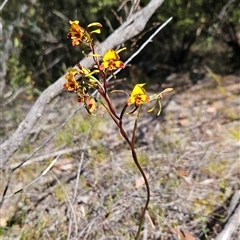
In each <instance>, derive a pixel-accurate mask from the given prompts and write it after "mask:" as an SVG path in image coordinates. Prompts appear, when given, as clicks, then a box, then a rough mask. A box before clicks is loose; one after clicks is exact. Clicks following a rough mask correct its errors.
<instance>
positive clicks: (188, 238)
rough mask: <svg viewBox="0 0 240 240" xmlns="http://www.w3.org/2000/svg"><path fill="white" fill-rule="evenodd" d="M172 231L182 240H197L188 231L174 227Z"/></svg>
mask: <svg viewBox="0 0 240 240" xmlns="http://www.w3.org/2000/svg"><path fill="white" fill-rule="evenodd" d="M173 233H175V234H176V235H177V236H178V237H180V238H181V239H182V240H197V239H196V238H195V237H194V236H193V235H192V234H190V233H189V232H186V231H183V230H181V229H177V228H175V229H174V230H173Z"/></svg>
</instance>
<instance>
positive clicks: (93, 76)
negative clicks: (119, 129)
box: [63, 20, 172, 118]
mask: <svg viewBox="0 0 240 240" xmlns="http://www.w3.org/2000/svg"><path fill="white" fill-rule="evenodd" d="M92 27H95V28H96V29H95V30H92V31H89V28H92ZM100 27H102V25H101V24H100V23H98V22H94V23H91V24H89V25H88V26H87V28H86V29H85V28H83V27H81V26H80V25H79V21H77V20H75V21H70V31H69V33H68V34H67V37H68V38H70V39H71V41H72V46H77V45H80V46H84V47H88V48H89V50H91V51H92V53H91V54H89V55H88V56H92V57H93V60H94V61H95V65H94V67H93V70H91V69H88V68H85V67H83V66H81V65H80V64H77V66H76V67H75V68H70V69H69V70H68V73H67V75H66V76H65V78H66V80H67V83H65V84H64V86H63V88H65V89H66V90H68V91H69V92H75V93H76V94H77V97H78V101H79V102H81V103H84V104H85V107H86V109H87V111H88V112H89V113H90V114H93V113H94V111H95V110H96V102H100V103H102V104H103V105H104V103H103V102H101V101H100V100H99V99H96V98H94V97H93V96H92V93H93V91H95V90H97V91H98V92H99V93H100V95H101V96H102V97H103V98H104V100H105V101H106V102H107V105H108V106H107V105H104V107H105V108H106V109H107V111H108V112H109V113H110V114H111V116H113V115H114V114H115V111H114V108H113V106H112V103H111V101H110V98H109V96H108V94H107V80H106V78H107V75H108V74H113V72H114V71H115V70H117V69H123V68H124V67H125V65H124V63H123V62H122V61H121V59H120V56H119V53H120V52H122V51H123V50H125V49H126V48H125V47H124V48H121V49H119V50H114V49H108V50H107V51H106V52H105V54H104V55H103V56H101V55H100V54H98V53H95V46H94V43H93V39H92V34H93V33H98V34H99V33H100V32H101V30H100ZM97 75H98V76H97ZM144 85H145V83H142V84H136V85H135V86H134V88H133V90H132V92H131V93H130V94H128V96H129V97H128V100H127V102H126V107H128V106H130V105H133V104H134V106H135V107H134V109H133V110H132V111H130V112H129V113H133V112H135V111H136V110H137V109H138V108H139V106H140V105H143V104H145V103H149V102H151V101H153V100H156V104H155V105H154V107H153V108H152V109H150V110H149V112H151V111H153V109H154V108H155V107H156V106H157V105H159V107H160V109H161V106H160V99H161V97H162V94H163V93H164V92H167V91H171V90H172V89H167V90H164V91H163V92H161V93H159V94H153V95H151V96H149V95H147V93H146V90H145V88H144ZM122 92H123V91H122ZM159 113H160V110H159V112H158V114H159ZM112 114H113V115H112ZM114 117H115V118H118V116H114Z"/></svg>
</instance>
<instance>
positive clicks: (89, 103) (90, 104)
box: [85, 97, 96, 115]
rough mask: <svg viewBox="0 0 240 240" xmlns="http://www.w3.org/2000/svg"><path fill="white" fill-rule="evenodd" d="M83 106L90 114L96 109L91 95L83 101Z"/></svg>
mask: <svg viewBox="0 0 240 240" xmlns="http://www.w3.org/2000/svg"><path fill="white" fill-rule="evenodd" d="M85 108H86V110H87V111H88V113H90V114H91V115H94V114H93V112H94V111H95V110H96V101H95V99H94V98H93V97H90V98H89V99H87V100H86V102H85Z"/></svg>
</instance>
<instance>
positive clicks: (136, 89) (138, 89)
mask: <svg viewBox="0 0 240 240" xmlns="http://www.w3.org/2000/svg"><path fill="white" fill-rule="evenodd" d="M145 84H146V83H142V84H136V85H135V87H134V88H133V90H132V93H131V96H135V95H141V94H146V90H145V89H144V88H143V86H144V85H145Z"/></svg>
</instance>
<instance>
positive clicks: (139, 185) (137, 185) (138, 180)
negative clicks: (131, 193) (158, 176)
mask: <svg viewBox="0 0 240 240" xmlns="http://www.w3.org/2000/svg"><path fill="white" fill-rule="evenodd" d="M146 177H147V179H148V178H149V174H148V173H146ZM144 184H145V182H144V179H143V177H140V178H139V179H137V180H136V182H135V188H140V187H141V186H142V185H144Z"/></svg>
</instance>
